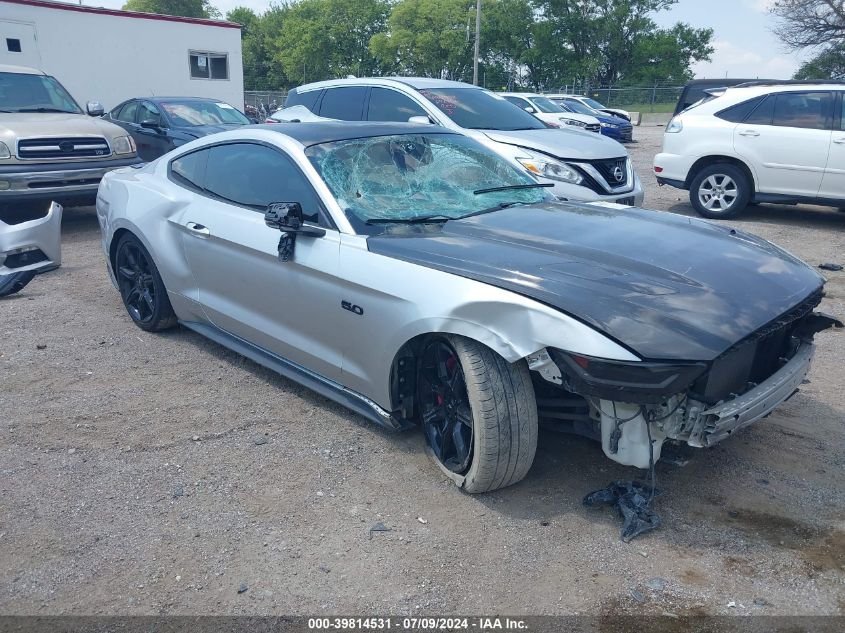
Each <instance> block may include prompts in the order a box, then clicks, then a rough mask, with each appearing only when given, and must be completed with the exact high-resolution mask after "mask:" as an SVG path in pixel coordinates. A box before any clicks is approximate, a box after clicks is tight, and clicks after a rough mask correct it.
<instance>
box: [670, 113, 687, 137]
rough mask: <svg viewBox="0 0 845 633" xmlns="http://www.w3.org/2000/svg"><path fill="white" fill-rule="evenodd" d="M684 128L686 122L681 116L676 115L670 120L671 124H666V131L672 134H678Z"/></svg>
mask: <svg viewBox="0 0 845 633" xmlns="http://www.w3.org/2000/svg"><path fill="white" fill-rule="evenodd" d="M683 129H684V122H683V121H681V118H680V117H674V118H673V119H672V120H671V121H669V125H667V126H666V132H668V133H670V134H677V133H678V132H680V131H681V130H683Z"/></svg>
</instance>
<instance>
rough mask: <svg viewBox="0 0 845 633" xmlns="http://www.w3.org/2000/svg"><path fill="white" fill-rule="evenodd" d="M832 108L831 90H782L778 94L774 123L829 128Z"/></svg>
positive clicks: (787, 125) (783, 125)
mask: <svg viewBox="0 0 845 633" xmlns="http://www.w3.org/2000/svg"><path fill="white" fill-rule="evenodd" d="M832 110H833V94H832V93H830V92H781V93H779V94H777V95H776V99H775V112H774V118H773V120H772V125H778V126H781V127H799V128H806V129H812V130H827V129H830V127H829V121H830V117H831V114H832Z"/></svg>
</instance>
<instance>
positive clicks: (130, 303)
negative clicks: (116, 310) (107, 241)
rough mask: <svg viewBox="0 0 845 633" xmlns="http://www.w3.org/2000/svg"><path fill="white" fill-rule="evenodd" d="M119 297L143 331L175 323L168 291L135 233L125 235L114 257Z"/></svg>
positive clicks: (162, 327) (157, 330) (166, 327)
mask: <svg viewBox="0 0 845 633" xmlns="http://www.w3.org/2000/svg"><path fill="white" fill-rule="evenodd" d="M114 274H115V277H116V278H117V285H118V288H120V297H121V299H123V305H124V307H125V308H126V311H127V312H128V313H129V316H130V317H132V321H134V322H135V325H137V326H138V327H139V328H141V329H142V330H146V331H147V332H159V331H161V330H166V329H168V328H172V327H173V326H174V325H176V314H175V313H174V312H173V307H172V306H171V305H170V299H168V297H167V290H166V289H165V287H164V282H163V281H162V280H161V275H159V274H158V269H157V268H156V265H155V264H154V263H153V258H152V257H150V254H149V252H147V249H146V248H144V245H143V244H141V242H140V241H139V240H138V238H136V237H135V236H134V235H131V234H129V233H127V234H125V235H123V236H122V237H121V238H120V241H119V242H118V243H117V249H116V251H115V256H114Z"/></svg>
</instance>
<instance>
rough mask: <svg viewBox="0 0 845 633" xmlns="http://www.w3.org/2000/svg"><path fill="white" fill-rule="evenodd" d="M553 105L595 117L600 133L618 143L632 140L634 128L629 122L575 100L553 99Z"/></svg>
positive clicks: (565, 98) (567, 98)
mask: <svg viewBox="0 0 845 633" xmlns="http://www.w3.org/2000/svg"><path fill="white" fill-rule="evenodd" d="M555 103H557V104H558V105H559V106H561V107H562V108H564V109H566V110H569V111H570V112H577V113H579V114H589V115H590V116H594V117H596V118H597V119H598V120H599V123H600V124H601V133H602V134H604V135H605V136H609V137H610V138H612V139H614V140H617V141H619V142H620V143H630V142H631V141H632V140H633V138H634V126H633V125H631V122H630V121H626V120H625V119H623V118H621V117H618V116H613V115H611V114H607V113H606V112H599V111H598V110H593V109H592V108H591V107H589V106H586V105H584V104H583V103H581V102H580V101H578V100H577V99H572V98H569V97H563V98H559V99H555Z"/></svg>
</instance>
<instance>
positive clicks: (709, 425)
mask: <svg viewBox="0 0 845 633" xmlns="http://www.w3.org/2000/svg"><path fill="white" fill-rule="evenodd" d="M814 352H815V346H814V345H813V344H812V343H802V344H801V346H800V347H799V348H798V351H797V352H796V353H795V355H794V356H793V357H792V358H791V359H790V360H789V362H787V363H786V365H784V366H783V367H781V368H780V369H779V370H778V371H776V372H775V373H774V374H772V375H771V376H770V377H769V378H768V379H767V380H766V381H765V382H763V383H761V384H759V385H757V386H756V387H754V388H752V389H750V390H749V391H747V392H745V393H744V394H742V395H740V396H737V397H736V398H734V399H732V400H728V401H726V402H721V403H719V404H717V405H714V406H711V407H707V405H705V404H703V403H700V402H697V401H694V400H690V402H689V405H688V407H687V415H686V416H683V418H680V419H679V421H678V423H677V424H675V425H670V424H666V425H664V430H665V432H666V434H667V436H668V437H670V438H672V439H677V440H682V441H685V442H687V443H688V444H689V445H690V446H713V445H714V444H716V443H718V442H721V441H722V440H723V439H725V438H727V437H728V436H730V435H732V434H733V433H734V431H738V430H739V429H741V428H744V427H746V426H748V425H749V424H752V423H754V422H756V421H757V420H759V419H761V418H764V417H766V416H767V415H768V414H769V413H771V412H772V410H773V409H774V408H775V407H777V406H778V405H779V404H780V403H782V402H784V401H785V400H787V399H788V398H789V397H790V396H791V395H792V394H794V393H795V392H796V391H797V390H798V388H799V386H800V385H801V383H802V382H803V380H804V378H806V376H807V373H808V372H809V371H810V363H811V362H812V360H813V354H814ZM679 417H680V416H679Z"/></svg>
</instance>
